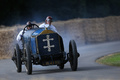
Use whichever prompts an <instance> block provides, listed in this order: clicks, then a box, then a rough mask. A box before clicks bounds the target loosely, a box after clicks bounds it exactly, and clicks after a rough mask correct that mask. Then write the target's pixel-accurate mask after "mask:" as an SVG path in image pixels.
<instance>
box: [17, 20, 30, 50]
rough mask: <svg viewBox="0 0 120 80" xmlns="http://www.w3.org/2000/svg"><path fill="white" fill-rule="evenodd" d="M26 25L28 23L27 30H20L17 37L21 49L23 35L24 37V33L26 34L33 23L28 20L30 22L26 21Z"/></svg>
mask: <svg viewBox="0 0 120 80" xmlns="http://www.w3.org/2000/svg"><path fill="white" fill-rule="evenodd" d="M26 25H27V28H26V29H25V31H24V32H23V30H21V31H20V32H19V34H18V35H17V38H16V40H17V42H18V44H19V47H20V49H22V37H23V34H24V33H25V32H26V31H27V30H30V29H32V23H31V22H30V21H28V22H27V23H26Z"/></svg>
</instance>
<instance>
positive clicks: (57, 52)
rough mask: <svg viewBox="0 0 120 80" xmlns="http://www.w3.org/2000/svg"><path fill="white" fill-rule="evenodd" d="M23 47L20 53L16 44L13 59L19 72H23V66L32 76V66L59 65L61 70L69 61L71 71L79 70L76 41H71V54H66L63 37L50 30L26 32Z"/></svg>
mask: <svg viewBox="0 0 120 80" xmlns="http://www.w3.org/2000/svg"><path fill="white" fill-rule="evenodd" d="M35 26H36V25H35ZM37 27H38V26H37ZM25 28H26V27H25ZM25 28H24V29H25ZM22 45H23V49H22V51H20V48H19V45H18V44H16V46H15V50H14V55H13V57H12V60H13V61H14V62H15V64H16V67H17V72H21V70H22V66H21V65H22V64H24V65H25V66H26V71H27V74H32V64H34V65H42V66H49V65H57V66H59V68H60V69H63V68H64V64H65V63H66V62H68V61H69V62H70V65H71V69H72V70H74V71H75V70H77V63H78V62H77V61H78V60H77V59H78V57H79V53H78V52H77V47H76V44H75V41H74V40H71V41H70V43H69V53H66V52H65V51H64V44H63V39H62V37H61V36H60V35H59V34H58V33H56V32H54V31H52V30H48V28H45V29H43V28H34V29H30V30H28V31H26V32H25V33H24V34H23V38H22Z"/></svg>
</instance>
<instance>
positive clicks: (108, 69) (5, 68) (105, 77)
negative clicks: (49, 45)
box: [0, 41, 120, 80]
mask: <svg viewBox="0 0 120 80" xmlns="http://www.w3.org/2000/svg"><path fill="white" fill-rule="evenodd" d="M78 52H79V53H80V54H81V57H79V63H78V64H79V65H78V70H77V71H71V68H70V64H69V62H68V63H67V64H65V69H63V70H60V69H59V68H58V67H57V66H47V67H42V66H40V65H37V66H33V73H32V75H27V74H26V72H25V67H24V66H23V69H22V72H21V73H17V72H16V67H15V64H14V63H13V62H12V60H10V59H6V60H0V80H120V67H112V66H107V65H102V64H98V63H96V62H95V60H96V59H97V58H99V57H101V56H104V55H107V54H111V53H114V52H120V41H117V42H108V43H102V44H95V45H88V46H83V47H79V48H78Z"/></svg>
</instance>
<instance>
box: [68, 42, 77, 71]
mask: <svg viewBox="0 0 120 80" xmlns="http://www.w3.org/2000/svg"><path fill="white" fill-rule="evenodd" d="M69 61H70V66H71V69H72V70H73V71H76V70H77V65H78V52H77V48H76V43H75V41H74V40H70V43H69Z"/></svg>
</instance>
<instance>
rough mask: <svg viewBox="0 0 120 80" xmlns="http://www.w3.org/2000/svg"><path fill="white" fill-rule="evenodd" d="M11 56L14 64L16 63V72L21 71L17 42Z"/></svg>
mask: <svg viewBox="0 0 120 80" xmlns="http://www.w3.org/2000/svg"><path fill="white" fill-rule="evenodd" d="M13 58H14V59H13V61H14V63H15V65H16V70H17V72H21V70H22V61H21V52H20V49H19V45H18V44H16V45H15V49H14V54H13Z"/></svg>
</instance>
